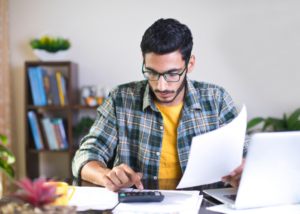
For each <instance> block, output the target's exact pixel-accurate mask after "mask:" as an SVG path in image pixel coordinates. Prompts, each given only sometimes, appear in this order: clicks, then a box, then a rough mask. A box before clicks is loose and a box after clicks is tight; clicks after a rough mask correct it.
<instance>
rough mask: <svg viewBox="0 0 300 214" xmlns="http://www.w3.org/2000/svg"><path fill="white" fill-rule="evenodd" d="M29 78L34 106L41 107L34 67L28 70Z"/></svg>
mask: <svg viewBox="0 0 300 214" xmlns="http://www.w3.org/2000/svg"><path fill="white" fill-rule="evenodd" d="M28 78H29V84H30V89H31V95H32V100H33V105H35V106H38V105H39V95H38V90H37V89H38V87H37V85H36V80H35V78H36V75H35V70H34V67H30V68H28Z"/></svg>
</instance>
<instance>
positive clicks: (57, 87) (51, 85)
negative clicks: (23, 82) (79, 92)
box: [28, 67, 68, 106]
mask: <svg viewBox="0 0 300 214" xmlns="http://www.w3.org/2000/svg"><path fill="white" fill-rule="evenodd" d="M28 76H29V83H30V88H31V95H32V99H33V104H34V105H35V106H45V105H55V106H65V105H67V104H68V96H67V81H66V77H64V76H62V75H61V73H60V72H57V73H55V74H52V75H50V74H48V71H47V70H45V69H42V68H41V67H29V68H28Z"/></svg>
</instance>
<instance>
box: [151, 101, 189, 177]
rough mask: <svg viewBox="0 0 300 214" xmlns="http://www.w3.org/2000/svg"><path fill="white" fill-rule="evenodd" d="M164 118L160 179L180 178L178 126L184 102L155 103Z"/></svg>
mask: <svg viewBox="0 0 300 214" xmlns="http://www.w3.org/2000/svg"><path fill="white" fill-rule="evenodd" d="M155 105H156V107H157V109H158V110H159V111H160V112H161V114H162V116H163V119H164V136H163V141H162V148H161V154H160V163H159V174H158V178H159V179H180V178H181V177H182V170H181V166H180V162H179V157H178V150H177V128H178V122H179V117H180V112H181V109H182V107H183V102H182V103H181V104H180V105H178V106H173V107H164V106H160V105H159V104H157V103H155Z"/></svg>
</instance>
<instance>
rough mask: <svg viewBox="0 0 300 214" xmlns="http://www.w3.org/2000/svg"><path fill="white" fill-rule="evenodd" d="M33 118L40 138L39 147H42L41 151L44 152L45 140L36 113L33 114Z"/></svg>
mask: <svg viewBox="0 0 300 214" xmlns="http://www.w3.org/2000/svg"><path fill="white" fill-rule="evenodd" d="M33 117H34V124H35V126H36V129H37V132H38V136H39V143H40V145H39V146H40V148H41V150H43V149H45V144H44V139H43V136H42V131H41V129H40V125H39V122H38V119H37V116H36V114H35V112H33Z"/></svg>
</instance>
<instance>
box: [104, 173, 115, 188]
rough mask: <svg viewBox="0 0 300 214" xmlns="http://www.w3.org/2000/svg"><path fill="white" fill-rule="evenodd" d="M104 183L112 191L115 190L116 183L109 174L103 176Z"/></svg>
mask: <svg viewBox="0 0 300 214" xmlns="http://www.w3.org/2000/svg"><path fill="white" fill-rule="evenodd" d="M102 182H103V185H104V186H105V187H106V188H107V189H108V190H110V191H114V189H115V187H116V185H114V184H113V183H112V182H111V180H110V179H109V178H108V177H107V176H103V177H102Z"/></svg>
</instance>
